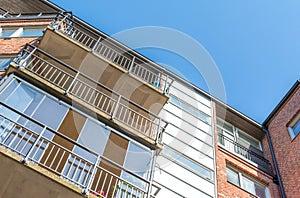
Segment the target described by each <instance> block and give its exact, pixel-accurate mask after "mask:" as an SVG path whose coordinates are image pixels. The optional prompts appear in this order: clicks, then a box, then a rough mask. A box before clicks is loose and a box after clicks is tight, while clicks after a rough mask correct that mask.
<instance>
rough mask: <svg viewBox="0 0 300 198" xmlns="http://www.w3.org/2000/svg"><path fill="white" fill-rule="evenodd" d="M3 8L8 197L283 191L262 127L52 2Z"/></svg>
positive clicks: (2, 131) (1, 136)
mask: <svg viewBox="0 0 300 198" xmlns="http://www.w3.org/2000/svg"><path fill="white" fill-rule="evenodd" d="M0 7H1V10H0V11H1V13H0V14H1V18H0V27H1V33H0V45H1V49H0V72H1V73H0V74H1V81H0V103H1V104H0V123H1V124H0V126H1V128H0V160H1V163H0V164H1V165H0V166H2V167H1V171H0V175H1V177H2V178H7V179H4V180H1V181H0V184H1V188H0V196H2V197H19V196H21V195H22V197H40V196H41V195H42V196H43V197H83V196H89V197H102V198H104V197H107V198H109V197H122V198H123V197H135V198H137V197H139V198H140V197H143V198H144V197H156V198H164V197H172V198H177V197H178V198H183V197H207V198H209V197H280V196H281V195H282V194H281V193H280V190H281V188H280V185H279V184H280V182H278V181H280V177H279V179H278V174H277V165H276V164H274V162H276V160H275V161H274V159H273V158H272V157H270V156H271V153H270V151H271V150H272V149H270V145H271V143H270V141H269V139H268V138H267V136H266V132H265V130H264V128H263V127H262V125H260V124H259V123H256V122H255V121H253V120H251V119H250V118H248V117H247V116H245V115H243V114H242V113H240V112H238V111H237V110H235V109H233V108H231V107H229V106H228V105H226V104H224V103H223V102H221V101H219V100H217V99H215V98H214V97H213V96H211V95H209V94H207V93H206V92H204V91H202V90H201V89H200V88H198V87H196V86H194V85H192V84H190V83H189V82H188V81H186V80H184V79H182V78H181V77H179V76H177V75H176V74H174V73H172V72H171V71H169V70H167V69H165V68H163V67H162V66H160V65H158V64H156V63H154V62H152V61H151V60H149V59H147V58H146V57H144V56H142V55H141V54H139V53H137V52H135V51H134V50H132V49H130V48H128V47H126V46H125V45H123V44H122V43H120V42H118V41H116V40H114V39H112V38H111V37H109V36H108V35H106V34H105V33H103V32H101V31H100V30H98V29H96V28H94V27H93V26H91V25H90V24H88V23H86V22H85V21H83V20H81V19H79V18H78V17H76V16H74V15H73V14H72V13H71V12H67V11H65V10H63V9H62V8H60V7H58V6H57V5H55V4H53V3H51V2H49V1H46V0H41V1H38V0H30V1H22V0H13V1H8V0H3V1H2V2H0ZM294 125H295V123H294V122H292V124H291V127H292V128H293V127H294ZM277 158H278V157H277ZM282 197H283V196H282Z"/></svg>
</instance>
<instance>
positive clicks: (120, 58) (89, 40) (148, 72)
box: [50, 14, 173, 93]
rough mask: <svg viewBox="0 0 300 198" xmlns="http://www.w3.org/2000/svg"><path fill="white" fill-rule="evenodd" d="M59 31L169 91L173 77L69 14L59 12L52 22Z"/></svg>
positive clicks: (162, 89)
mask: <svg viewBox="0 0 300 198" xmlns="http://www.w3.org/2000/svg"><path fill="white" fill-rule="evenodd" d="M50 25H51V26H52V27H53V28H54V29H56V30H57V31H59V32H61V33H63V34H65V35H67V36H68V37H70V38H72V39H74V40H75V41H76V42H78V43H80V44H81V45H84V46H85V47H87V48H89V49H90V50H91V51H92V52H93V53H95V54H97V55H99V56H101V57H103V58H105V59H106V60H108V61H110V62H112V63H114V64H116V65H118V66H120V67H121V68H123V69H125V70H127V71H128V72H129V73H130V74H132V75H135V76H136V77H138V78H140V79H142V80H143V81H145V82H147V83H148V84H150V85H151V86H154V87H156V88H158V89H159V90H160V91H161V92H162V93H169V89H170V87H171V85H172V83H173V79H172V78H171V77H169V76H168V75H167V74H165V73H163V72H161V71H160V70H158V69H157V68H155V67H154V66H152V65H151V64H150V63H148V62H146V61H144V60H142V59H141V58H139V57H137V56H135V55H133V54H132V53H131V52H130V51H126V50H124V49H123V48H121V47H120V46H118V45H116V44H114V43H113V42H111V41H110V40H109V39H106V38H104V36H102V35H99V34H98V33H96V32H94V31H92V30H91V29H88V28H86V27H84V26H83V25H81V24H80V23H78V22H76V21H75V20H73V19H72V18H71V17H70V16H69V15H68V14H65V15H63V14H58V15H57V17H56V18H55V20H54V21H53V22H52V23H51V24H50Z"/></svg>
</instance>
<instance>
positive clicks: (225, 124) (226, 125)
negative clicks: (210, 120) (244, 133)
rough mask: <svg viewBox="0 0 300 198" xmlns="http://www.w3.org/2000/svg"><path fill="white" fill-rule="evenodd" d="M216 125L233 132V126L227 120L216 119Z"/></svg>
mask: <svg viewBox="0 0 300 198" xmlns="http://www.w3.org/2000/svg"><path fill="white" fill-rule="evenodd" d="M217 125H218V126H220V127H221V128H223V129H225V130H226V131H227V132H230V133H232V134H233V127H232V125H230V124H228V123H227V122H224V121H222V120H220V119H217Z"/></svg>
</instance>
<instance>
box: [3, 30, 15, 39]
mask: <svg viewBox="0 0 300 198" xmlns="http://www.w3.org/2000/svg"><path fill="white" fill-rule="evenodd" d="M15 31H16V30H3V29H2V32H1V33H0V38H6V37H10V36H11V35H12V34H13V33H14V32H15Z"/></svg>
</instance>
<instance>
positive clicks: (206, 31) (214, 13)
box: [52, 0, 300, 123]
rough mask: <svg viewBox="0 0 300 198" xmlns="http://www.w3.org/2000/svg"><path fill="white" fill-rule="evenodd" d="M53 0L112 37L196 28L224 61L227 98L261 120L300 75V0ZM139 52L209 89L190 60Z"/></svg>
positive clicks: (195, 34) (193, 34)
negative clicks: (136, 31)
mask: <svg viewBox="0 0 300 198" xmlns="http://www.w3.org/2000/svg"><path fill="white" fill-rule="evenodd" d="M52 2H54V3H56V4H57V5H59V6H61V7H62V8H64V9H66V10H70V11H73V14H74V15H76V16H77V17H79V18H81V19H83V20H85V21H87V22H88V23H90V24H92V25H93V26H95V27H97V28H98V29H100V30H102V31H103V32H105V33H107V34H109V35H112V34H115V33H118V32H120V31H123V30H126V29H129V28H134V27H141V26H162V27H168V28H173V29H176V30H179V31H181V32H184V33H186V34H188V35H189V36H191V37H192V38H194V39H196V40H197V41H198V42H199V43H201V44H202V46H203V47H205V49H206V50H207V51H208V52H209V53H210V55H211V57H212V58H213V59H214V61H215V63H216V64H217V66H218V68H219V70H220V72H221V75H222V78H223V81H224V86H225V89H226V95H227V100H226V103H227V104H229V105H230V106H232V107H233V108H235V109H237V110H239V111H240V112H242V113H244V114H246V115H247V116H249V117H250V118H252V119H254V120H256V121H258V122H260V123H261V122H263V121H264V120H265V119H266V117H267V116H268V115H269V113H270V112H271V111H272V110H273V108H274V107H275V106H276V105H277V104H278V102H279V101H280V100H281V99H282V97H283V96H284V95H285V94H286V92H287V91H288V90H289V89H290V87H291V86H292V85H293V84H294V82H295V81H296V80H298V79H299V77H300V75H299V74H300V69H299V68H300V20H299V19H300V11H299V10H300V1H299V0H287V1H279V0H264V1H262V0H251V1H241V0H226V1H217V0H209V1H207V0H188V1H176V0H172V1H171V0H163V1H161V0H152V1H137V0H132V1H121V0H118V1H100V0H87V1H67V0H64V1H62V0H52ZM156 36H159V35H156ZM139 52H141V53H142V54H144V55H145V56H147V57H149V58H150V59H152V60H154V61H156V62H159V63H161V64H166V65H172V67H175V68H176V69H177V70H178V71H179V72H181V73H183V75H184V76H185V77H186V78H188V80H189V81H191V82H192V83H193V84H195V85H197V86H198V87H200V88H202V89H204V90H206V91H207V87H206V85H205V83H204V81H203V79H202V78H201V76H194V75H192V73H193V72H190V70H189V69H187V68H189V67H191V66H190V65H189V63H188V62H187V61H185V60H184V59H180V58H178V57H174V55H172V54H171V53H169V52H167V51H162V50H157V49H141V50H139Z"/></svg>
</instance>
